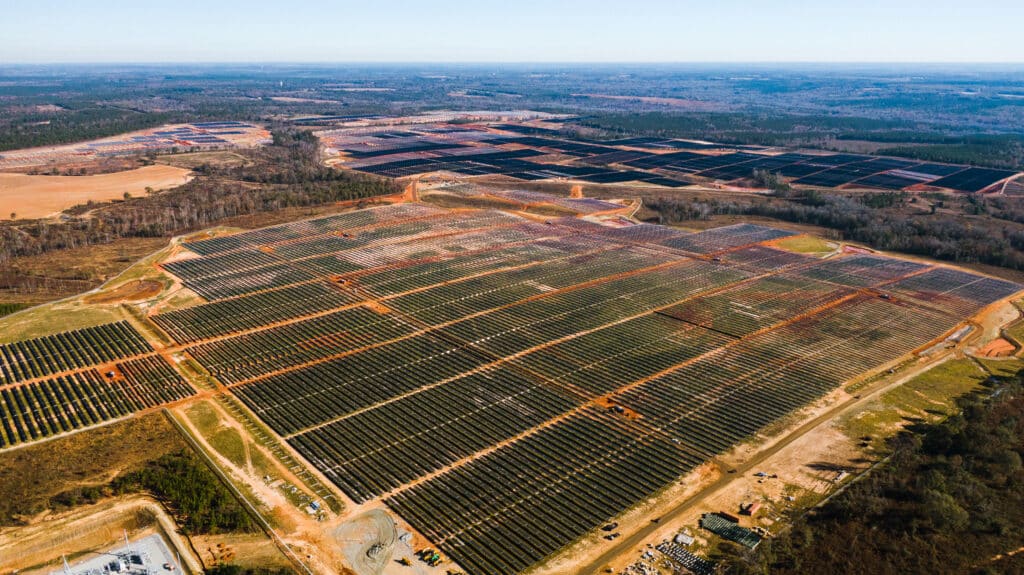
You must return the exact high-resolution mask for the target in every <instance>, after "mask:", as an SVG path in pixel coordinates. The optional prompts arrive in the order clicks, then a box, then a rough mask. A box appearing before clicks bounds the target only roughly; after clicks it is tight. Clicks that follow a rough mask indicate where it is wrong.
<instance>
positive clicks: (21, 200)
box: [0, 165, 192, 218]
mask: <svg viewBox="0 0 1024 575" xmlns="http://www.w3.org/2000/svg"><path fill="white" fill-rule="evenodd" d="M190 179H192V172H190V171H189V170H186V169H183V168H176V167H174V166H165V165H154V166H145V167H142V168H138V169H135V170H129V171H126V172H117V173H113V174H100V175H96V176H30V175H28V174H7V173H0V214H2V215H3V216H4V217H8V216H9V215H10V214H11V213H15V214H17V217H18V218H43V217H47V216H50V215H53V214H56V213H59V212H61V211H63V210H66V209H68V208H70V207H72V206H76V205H78V204H84V203H85V202H87V201H89V200H94V201H98V202H102V201H107V200H115V199H121V198H123V197H124V194H125V192H128V193H129V194H132V195H133V196H142V195H144V194H145V193H146V188H147V187H150V188H153V189H154V190H163V189H167V188H173V187H175V186H180V185H182V184H184V183H186V182H188V181H189V180H190Z"/></svg>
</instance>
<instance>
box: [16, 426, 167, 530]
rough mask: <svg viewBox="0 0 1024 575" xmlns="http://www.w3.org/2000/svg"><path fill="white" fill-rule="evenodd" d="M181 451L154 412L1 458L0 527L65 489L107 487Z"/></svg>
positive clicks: (37, 508)
mask: <svg viewBox="0 0 1024 575" xmlns="http://www.w3.org/2000/svg"><path fill="white" fill-rule="evenodd" d="M183 448H186V444H185V443H184V441H183V440H182V439H181V437H180V436H179V435H178V433H177V431H175V429H174V428H173V427H172V426H171V425H170V423H169V422H168V421H167V419H166V418H165V417H164V416H163V415H162V414H160V413H154V414H151V415H147V416H145V417H139V418H133V419H129V420H126V421H123V422H119V423H115V424H113V425H108V426H106V427H101V428H98V429H94V430H92V431H90V432H88V433H76V434H73V435H69V436H66V437H60V438H57V439H54V440H52V441H48V442H45V443H41V444H37V445H30V446H27V447H24V448H22V449H16V450H13V451H8V452H6V453H0V525H16V524H18V523H21V522H22V521H24V520H25V519H27V518H28V516H31V515H34V514H36V513H39V512H40V511H43V510H45V509H47V508H48V507H49V506H50V500H51V498H54V497H55V496H57V495H59V494H61V493H64V492H66V491H68V490H69V489H73V488H82V487H90V486H94V487H98V486H103V485H106V484H107V483H109V482H110V481H111V479H113V478H114V476H116V475H118V474H121V473H124V472H128V471H133V470H136V469H140V468H142V467H143V466H144V465H145V464H146V463H147V462H149V461H153V460H155V459H157V458H159V457H161V456H163V455H166V454H169V453H173V452H176V451H180V450H181V449H183Z"/></svg>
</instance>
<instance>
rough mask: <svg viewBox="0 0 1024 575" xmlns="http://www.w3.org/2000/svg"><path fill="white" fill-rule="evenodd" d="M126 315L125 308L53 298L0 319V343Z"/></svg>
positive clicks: (80, 326) (87, 325)
mask: <svg viewBox="0 0 1024 575" xmlns="http://www.w3.org/2000/svg"><path fill="white" fill-rule="evenodd" d="M125 318H126V314H125V312H124V310H122V309H121V308H120V307H119V306H118V307H111V306H90V305H86V304H83V303H81V302H80V301H75V302H53V303H48V304H43V305H40V306H36V307H34V308H31V309H26V310H24V311H22V312H21V313H18V314H16V315H11V316H9V317H4V318H2V319H0V343H10V342H12V341H19V340H23V339H30V338H34V337H40V336H44V335H51V334H54V333H59V332H62V331H69V330H73V329H81V328H83V327H93V326H97V325H100V324H104V323H111V322H115V321H121V320H122V319H125Z"/></svg>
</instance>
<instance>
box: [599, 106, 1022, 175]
mask: <svg viewBox="0 0 1024 575" xmlns="http://www.w3.org/2000/svg"><path fill="white" fill-rule="evenodd" d="M580 124H581V125H583V126H586V127H588V128H594V129H597V130H600V131H602V132H604V133H606V134H607V136H608V137H614V138H617V137H628V136H638V135H641V136H658V137H665V138H689V139H701V140H710V141H713V142H721V143H726V144H759V145H765V146H810V147H821V148H826V149H837V148H838V147H839V146H836V145H835V144H836V141H837V140H863V141H868V142H879V143H885V144H892V145H891V146H888V147H885V148H882V149H880V150H878V151H877V153H878V154H880V155H885V156H900V157H907V158H913V159H918V160H923V161H929V162H946V163H952V164H971V165H977V166H988V167H993V168H1008V169H1024V136H1021V135H1019V134H962V135H957V134H945V133H941V132H936V131H935V129H934V128H933V127H927V126H921V125H918V124H916V123H914V122H909V121H905V120H880V119H873V118H858V117H841V116H819V115H790V114H755V113H722V112H718V113H667V112H644V113H631V114H628V113H622V114H593V115H590V116H587V117H586V118H585V119H583V120H582V121H580ZM900 144H912V145H900Z"/></svg>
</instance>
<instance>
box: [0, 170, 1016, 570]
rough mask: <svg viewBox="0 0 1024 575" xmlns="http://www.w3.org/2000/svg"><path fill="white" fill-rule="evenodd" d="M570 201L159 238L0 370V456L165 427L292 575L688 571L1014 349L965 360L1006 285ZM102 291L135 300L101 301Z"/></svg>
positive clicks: (746, 228) (13, 350)
mask: <svg viewBox="0 0 1024 575" xmlns="http://www.w3.org/2000/svg"><path fill="white" fill-rule="evenodd" d="M573 196H575V197H560V196H552V195H546V194H541V193H538V192H527V191H523V190H515V189H505V190H501V189H482V188H477V187H474V186H467V185H465V184H438V185H433V186H423V187H417V186H415V185H413V186H411V188H410V190H409V192H408V193H407V194H406V196H405V197H404V198H392V201H393V202H394V203H393V204H392V205H385V206H381V207H372V208H367V209H358V210H352V211H345V212H341V213H338V214H335V215H329V216H325V217H319V218H314V219H308V220H302V221H297V222H292V223H287V224H282V225H277V226H272V227H268V228H262V229H257V230H252V231H244V232H237V233H229V232H224V231H219V230H211V231H210V232H208V233H199V234H192V235H190V236H188V237H185V238H178V239H177V240H176V241H175V242H173V243H172V245H171V246H170V247H169V248H167V249H165V250H162V251H161V252H159V253H158V254H156V255H155V256H154V257H152V258H148V259H147V260H145V261H144V262H141V263H140V264H139V265H138V266H137V269H136V270H135V271H133V272H132V273H131V274H130V275H129V276H127V277H125V278H124V280H123V281H112V282H110V283H109V284H108V285H106V286H104V287H103V288H102V289H101V290H100V292H99V293H96V294H89V296H88V297H89V298H91V299H90V300H89V302H92V303H81V304H77V303H76V304H74V305H83V306H91V307H103V306H106V308H107V309H110V310H111V313H117V314H122V315H121V316H120V317H122V318H123V319H121V320H120V321H116V322H114V323H107V324H101V325H96V326H91V327H84V328H81V329H77V330H73V331H59V330H57V331H55V332H54V333H52V335H47V336H44V337H39V338H34V339H27V340H18V341H12V342H11V343H7V344H4V345H2V346H0V358H2V359H0V376H2V380H0V454H2V453H3V452H4V451H9V450H16V449H21V448H23V447H24V446H31V445H34V444H37V443H39V442H43V441H49V440H52V439H53V438H61V437H66V436H69V435H71V434H76V433H85V434H88V433H91V432H92V430H95V429H97V428H99V427H101V426H105V425H108V424H111V423H114V422H119V421H124V420H125V419H126V418H134V417H140V416H144V415H146V414H151V413H153V412H157V411H163V412H165V413H166V414H167V416H168V417H169V418H170V420H171V421H173V422H175V423H174V425H175V427H176V429H178V430H179V431H180V432H181V433H182V434H183V436H184V437H186V438H187V439H188V442H189V444H190V445H191V446H192V447H193V448H194V449H195V450H197V452H198V453H201V454H204V455H203V457H204V458H205V459H204V460H205V461H207V462H208V463H209V465H210V466H211V467H212V468H214V469H216V470H217V473H218V475H219V477H221V478H222V480H223V481H224V482H225V483H226V484H228V485H230V486H232V491H233V492H234V493H235V494H236V496H238V497H239V498H240V500H242V501H244V502H246V507H247V509H249V510H250V511H251V512H252V513H253V514H254V516H256V517H258V518H260V520H259V525H260V526H261V529H262V530H263V531H264V532H265V533H266V534H267V537H268V538H269V539H268V541H269V542H270V543H268V544H270V545H272V547H276V548H277V549H278V550H279V552H280V553H282V554H283V555H284V556H285V557H286V558H287V561H288V562H289V563H290V564H291V566H292V567H293V568H294V569H296V570H298V571H300V572H308V573H342V572H352V571H354V572H356V573H360V574H363V573H387V574H389V575H390V574H393V573H420V574H427V573H446V572H448V573H452V572H465V573H468V574H471V575H484V574H487V575H491V574H513V573H523V572H527V571H529V572H532V573H579V572H595V573H596V572H604V571H606V569H614V570H623V569H631V570H632V571H631V572H635V573H641V572H642V573H648V572H651V573H653V572H658V571H657V570H656V569H657V568H658V567H656V566H655V565H656V564H664V565H677V566H678V567H679V568H685V569H689V570H691V571H693V572H696V573H702V572H709V571H707V569H708V568H709V567H708V564H707V562H706V560H705V559H704V558H702V557H700V556H699V550H696V549H691V548H689V547H688V546H689V544H690V543H688V541H689V542H692V539H693V538H694V536H695V535H698V530H700V533H708V534H710V535H700V536H698V537H697V539H706V538H707V537H711V536H713V537H722V538H726V539H730V540H734V541H738V542H739V543H741V544H744V545H748V546H756V545H757V542H758V541H759V540H760V539H761V538H762V537H764V536H766V534H767V533H768V532H767V531H766V530H764V527H763V523H753V524H752V523H750V521H751V520H752V518H755V517H757V518H762V517H766V515H765V514H766V509H767V507H766V506H767V505H768V503H767V501H768V499H763V498H769V499H771V501H774V502H775V503H773V504H772V505H776V504H778V505H787V504H788V503H792V504H793V505H797V503H796V499H797V497H801V498H803V497H810V495H807V494H810V493H813V494H815V495H814V497H822V496H824V495H825V494H826V493H827V492H828V491H829V490H830V489H832V488H833V487H834V486H836V485H839V484H841V483H842V482H843V481H844V480H846V475H843V476H842V477H838V479H837V472H836V471H834V470H831V469H829V470H827V471H815V472H814V473H813V474H812V475H807V477H804V478H802V479H801V478H798V477H796V475H795V474H794V473H793V469H796V468H802V467H804V466H806V465H809V464H811V463H813V462H816V461H821V460H831V459H835V460H836V461H837V465H840V466H841V465H847V466H848V467H847V468H848V469H850V471H857V469H855V467H856V466H854V465H851V464H849V461H850V459H851V458H853V457H854V456H855V455H856V451H857V450H856V449H855V448H852V447H850V444H851V438H850V437H847V435H844V434H843V432H842V431H840V430H837V429H834V428H832V427H829V426H830V425H832V424H833V423H834V422H835V421H838V420H839V419H841V416H842V415H843V414H846V413H848V412H849V411H850V410H852V409H856V408H863V406H864V405H866V402H869V401H872V399H873V398H876V397H877V396H878V394H881V393H883V392H884V391H886V390H890V389H893V388H896V387H899V385H900V384H901V383H902V382H904V381H907V380H908V378H910V377H912V376H915V375H917V374H919V373H923V372H925V371H927V370H928V369H930V368H932V367H933V366H935V365H940V364H942V363H943V362H945V361H947V360H948V359H949V358H950V357H953V356H957V355H960V356H962V355H963V354H964V353H965V352H966V353H974V352H975V350H979V349H981V350H984V351H981V352H980V353H979V355H980V356H982V357H991V356H990V355H988V354H989V353H990V352H991V350H1002V352H1005V353H1003V355H1004V357H1012V356H1015V355H1016V354H1017V353H1019V351H1020V347H1019V344H1018V343H1016V342H1014V341H1012V340H1006V339H1003V341H1005V342H1006V344H1007V345H1009V349H1008V350H1006V349H1003V347H1005V346H1003V345H1002V344H995V345H993V344H991V342H992V341H994V340H996V339H1001V338H1003V336H1002V335H1001V333H1002V332H1001V331H1000V329H1001V327H1002V326H1003V325H1007V324H1011V323H1013V322H1015V321H1018V320H1019V315H1020V314H1019V312H1017V309H1016V308H1015V307H1014V306H1013V305H1012V304H1011V303H1010V302H1011V301H1013V300H1014V299H1015V298H1018V297H1019V296H1020V292H1021V290H1022V286H1021V285H1018V284H1016V283H1013V282H1009V281H1005V280H1001V279H996V278H992V277H989V276H986V275H983V274H979V273H976V272H970V271H967V270H963V269H958V268H955V267H951V266H946V265H941V264H936V263H934V262H928V261H920V260H909V259H904V258H899V257H893V256H890V255H885V254H876V253H870V252H868V251H866V250H862V249H847V246H844V245H841V244H839V243H836V244H834V245H832V246H831V247H830V248H829V251H828V253H825V254H821V253H814V254H810V253H801V252H799V251H795V250H793V249H792V248H791V246H792V245H795V243H796V242H799V241H803V240H804V239H805V238H804V236H803V235H802V234H801V233H799V232H795V231H792V230H786V229H779V228H774V227H767V226H762V225H754V224H737V225H731V226H725V227H718V228H712V229H708V230H705V231H700V232H694V231H689V230H684V229H680V228H671V227H665V226H658V225H652V224H645V223H640V222H638V221H636V220H635V219H633V217H632V215H633V214H634V213H635V211H636V210H637V208H638V206H637V204H636V203H635V202H633V201H630V200H619V201H613V200H595V199H590V198H586V197H583V195H582V193H580V191H579V190H577V191H576V192H575V193H574V194H573ZM482 199H486V200H487V201H488V202H494V204H492V205H500V206H502V208H501V209H495V208H493V207H492V208H471V207H452V206H453V202H463V203H464V205H466V206H469V205H474V204H475V203H478V202H480V201H481V200H482ZM413 200H416V201H413ZM440 200H443V201H442V202H441V203H442V204H444V205H445V206H447V207H441V205H440V204H439V203H438V201H440ZM129 281H131V282H140V281H142V282H149V285H154V286H160V287H159V293H155V292H156V291H157V290H156V289H154V290H151V291H148V292H147V293H146V295H145V299H142V300H141V301H140V300H133V301H121V300H118V298H116V297H102V295H101V294H102V293H104V292H110V293H119V292H118V290H119V289H120V288H121V284H127V282H129ZM53 305H54V306H56V307H54V309H55V310H56V309H60V308H59V306H67V305H72V304H71V303H68V302H59V303H58V304H53ZM17 320H18V314H15V315H13V316H10V319H9V320H8V319H6V318H5V322H6V321H12V322H13V321H17ZM21 325H23V324H21ZM993 326H995V327H993ZM2 327H3V326H2V325H0V330H2ZM19 329H23V328H19ZM992 353H994V352H992ZM225 437H232V438H237V439H233V440H232V441H233V442H234V443H237V445H238V446H237V447H232V448H228V447H225V445H226V443H225V441H224V438H225ZM831 450H834V451H831ZM830 458H831V459H830ZM861 467H864V466H861ZM844 469H846V468H844ZM860 471H863V469H860ZM800 475H801V476H803V475H805V474H800ZM773 476H774V477H773ZM780 477H781V479H780ZM758 494H762V495H758ZM787 498H792V499H787ZM759 521H760V519H759ZM681 526H691V527H687V531H684V532H680V531H679V529H680V527H681ZM659 542H660V543H659ZM656 544H657V545H658V547H657V548H656V549H655V545H656ZM238 545H240V547H239V548H240V549H241V548H242V547H241V545H243V544H241V543H239V544H238ZM204 548H209V551H205V552H204V551H200V552H199V553H198V555H196V556H194V557H192V558H191V560H185V561H183V562H174V563H169V564H178V565H180V566H181V567H182V568H187V566H188V565H190V564H196V563H199V564H203V563H202V562H203V561H206V559H203V558H202V557H200V556H202V555H204V554H206V555H209V556H211V557H213V558H214V560H217V561H220V560H223V557H224V556H225V554H224V553H223V552H220V551H218V549H220V548H218V547H217V546H216V545H214V544H212V543H211V544H208V545H206V544H199V545H196V544H195V541H193V544H192V546H191V547H189V546H184V548H183V549H177V550H176V551H175V552H176V553H182V554H185V555H189V556H193V555H195V554H196V553H197V551H196V549H204ZM637 549H639V550H640V553H641V555H640V556H639V559H640V560H641V563H643V561H644V557H645V555H644V554H649V555H650V559H649V560H647V564H648V565H649V566H648V567H644V566H642V565H640V564H639V563H636V561H637V559H638V556H637V555H636V553H637ZM691 550H692V551H693V552H691ZM71 551H72V550H63V551H60V552H71ZM148 553H149V556H151V557H152V558H153V561H154V562H155V563H154V564H160V565H161V566H162V565H163V563H162V562H163V561H166V560H164V559H159V560H158V559H156V557H157V554H156V552H155V551H153V552H148ZM655 553H657V554H658V555H657V556H656V555H655ZM52 560H53V561H58V562H59V561H60V558H59V556H56V557H53V558H52ZM108 563H109V561H108ZM76 565H78V564H76V563H73V562H72V563H71V564H70V567H69V568H70V569H71V571H70V572H73V573H84V572H92V571H95V570H96V569H99V570H100V571H99V572H102V570H103V569H105V568H106V569H108V572H110V571H109V570H110V569H111V568H110V566H109V565H107V567H103V566H101V565H99V564H97V565H96V566H93V565H92V564H91V563H90V564H89V566H82V567H76ZM3 568H4V565H3V564H2V563H0V570H2V569H3ZM128 568H129V569H131V568H133V567H132V564H131V563H130V562H129V565H128ZM161 568H162V567H161ZM154 569H155V568H154ZM644 569H655V570H654V571H645V570H644ZM346 570H352V571H346ZM159 571H160V569H156V572H159ZM47 572H61V571H60V568H49V569H48V571H47ZM121 572H125V571H121ZM149 572H153V571H152V569H151V570H150V571H149Z"/></svg>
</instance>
